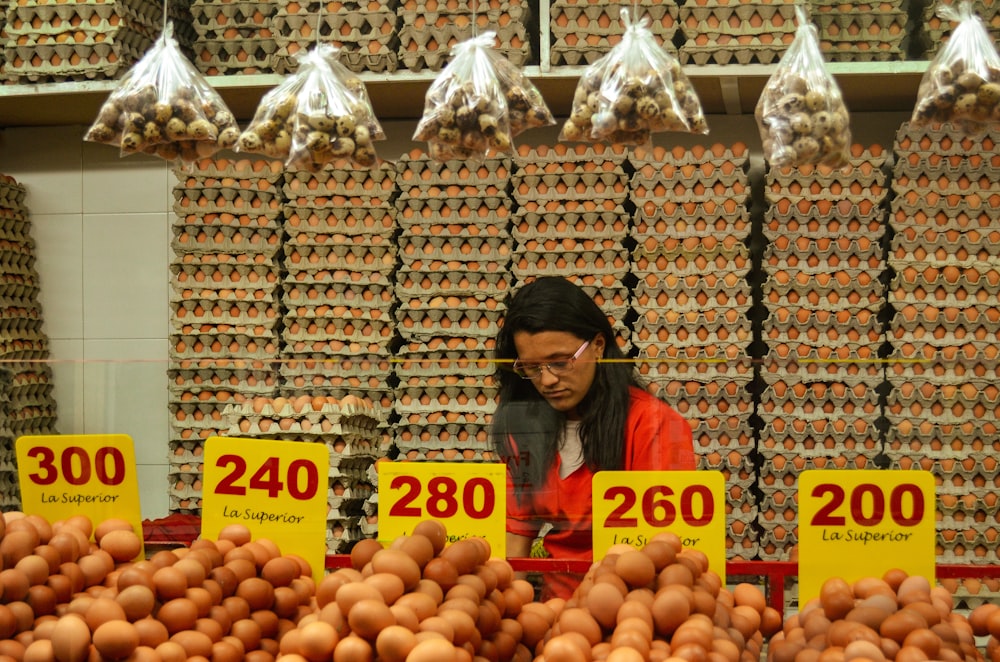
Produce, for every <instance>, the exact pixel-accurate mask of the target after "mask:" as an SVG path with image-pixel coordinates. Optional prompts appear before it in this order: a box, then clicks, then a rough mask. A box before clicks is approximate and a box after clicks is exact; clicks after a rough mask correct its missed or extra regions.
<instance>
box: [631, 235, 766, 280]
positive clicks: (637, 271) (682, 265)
mask: <svg viewBox="0 0 1000 662" xmlns="http://www.w3.org/2000/svg"><path fill="white" fill-rule="evenodd" d="M750 264H751V260H750V251H749V249H748V248H747V246H746V245H744V244H742V243H739V244H737V245H736V246H734V247H733V248H731V249H728V250H727V249H725V248H722V247H721V245H720V246H716V248H715V249H713V250H697V251H684V250H676V251H665V250H664V251H660V250H654V251H646V250H644V249H643V248H636V249H635V250H633V251H632V273H633V274H634V275H636V276H639V277H640V278H641V277H643V276H645V275H647V274H650V273H659V274H662V273H670V274H673V275H675V276H688V275H693V274H704V273H706V272H711V271H716V272H718V271H727V272H735V273H742V272H743V271H744V270H747V271H748V270H749V266H750Z"/></svg>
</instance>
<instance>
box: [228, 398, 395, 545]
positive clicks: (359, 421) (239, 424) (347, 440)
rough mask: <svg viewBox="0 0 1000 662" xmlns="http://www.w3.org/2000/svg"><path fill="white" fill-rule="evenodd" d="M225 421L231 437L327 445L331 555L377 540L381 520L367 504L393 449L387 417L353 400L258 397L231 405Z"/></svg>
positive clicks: (328, 536) (359, 399)
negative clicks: (382, 461) (379, 465)
mask: <svg viewBox="0 0 1000 662" xmlns="http://www.w3.org/2000/svg"><path fill="white" fill-rule="evenodd" d="M225 418H226V421H227V422H228V424H229V428H228V430H227V435H228V436H230V437H243V438H247V439H255V438H259V439H271V440H277V441H300V442H304V443H320V444H324V445H325V446H326V448H327V450H328V452H329V455H330V469H329V474H328V477H327V532H326V545H327V553H329V554H340V553H344V552H346V551H348V549H349V547H350V546H351V545H352V544H353V543H354V542H356V541H358V540H360V539H362V538H370V537H374V536H375V534H376V532H377V526H378V521H377V519H371V520H369V518H368V517H367V516H366V515H365V513H364V504H365V501H367V500H368V499H369V498H370V497H371V496H372V495H373V494H374V488H373V485H372V483H371V479H370V476H369V474H370V470H371V469H372V468H373V467H374V465H375V462H376V461H377V460H378V459H379V458H381V457H385V455H386V451H387V450H388V449H387V447H386V446H385V444H384V443H383V438H384V435H383V434H382V428H383V427H384V425H385V419H384V418H382V417H381V415H380V414H379V412H378V411H377V410H376V409H375V408H374V407H372V406H371V405H368V404H365V403H364V402H363V401H362V399H361V398H358V397H354V396H346V397H344V398H336V397H333V396H309V395H301V396H298V397H294V398H284V397H280V396H279V397H276V398H270V397H264V396H259V397H255V398H252V399H248V400H246V401H245V402H243V403H241V404H233V405H230V406H229V407H227V408H226V410H225ZM251 443H252V442H251Z"/></svg>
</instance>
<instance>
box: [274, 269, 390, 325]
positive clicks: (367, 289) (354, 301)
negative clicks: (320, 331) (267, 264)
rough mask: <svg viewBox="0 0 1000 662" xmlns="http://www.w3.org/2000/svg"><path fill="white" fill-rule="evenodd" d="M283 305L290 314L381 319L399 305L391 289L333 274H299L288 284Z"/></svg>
mask: <svg viewBox="0 0 1000 662" xmlns="http://www.w3.org/2000/svg"><path fill="white" fill-rule="evenodd" d="M283 301H284V303H285V305H286V306H287V307H288V309H289V311H290V312H294V313H295V314H302V315H304V316H316V315H319V316H326V315H330V314H335V315H347V316H357V315H370V316H371V319H379V318H380V317H381V316H382V315H384V314H385V313H387V312H389V311H390V310H391V309H392V308H393V307H394V306H395V305H396V303H397V302H396V296H395V293H394V291H393V288H392V286H391V285H382V284H370V285H357V284H353V283H347V282H344V281H343V280H339V279H336V278H333V277H332V275H331V274H330V273H329V272H323V271H318V272H316V273H309V272H299V273H297V274H296V275H295V276H294V277H293V278H289V279H288V281H287V282H286V283H285V287H284V297H283Z"/></svg>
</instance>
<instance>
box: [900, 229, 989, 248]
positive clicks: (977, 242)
mask: <svg viewBox="0 0 1000 662" xmlns="http://www.w3.org/2000/svg"><path fill="white" fill-rule="evenodd" d="M997 241H1000V230H997V229H995V228H990V227H989V226H986V227H984V228H971V227H967V228H966V229H965V230H964V231H961V232H960V231H958V230H941V229H938V228H935V227H922V226H920V225H916V224H905V225H903V226H902V227H900V228H899V230H898V232H897V233H896V235H895V236H894V237H893V242H892V246H893V249H894V250H895V249H898V248H899V247H902V248H904V249H905V251H906V252H912V251H914V250H916V249H917V248H924V249H925V250H928V249H931V248H933V249H935V252H936V249H937V248H938V247H945V246H951V245H955V244H957V245H958V247H960V248H962V249H964V250H965V251H970V250H973V251H978V250H979V249H980V248H982V247H984V246H992V245H993V244H994V243H995V242H997Z"/></svg>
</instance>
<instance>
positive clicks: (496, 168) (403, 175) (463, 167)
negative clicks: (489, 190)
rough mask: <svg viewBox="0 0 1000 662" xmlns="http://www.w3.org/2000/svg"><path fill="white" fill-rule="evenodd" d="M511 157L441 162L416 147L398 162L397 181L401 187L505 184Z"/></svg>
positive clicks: (396, 169) (508, 176) (396, 165)
mask: <svg viewBox="0 0 1000 662" xmlns="http://www.w3.org/2000/svg"><path fill="white" fill-rule="evenodd" d="M510 168H511V161H510V158H509V157H496V156H493V157H487V158H485V159H482V160H481V161H477V162H475V163H471V162H468V161H459V160H451V161H438V160H436V159H431V158H430V156H429V155H428V154H427V152H426V151H425V150H424V149H423V148H414V149H412V150H410V151H409V152H407V153H406V154H403V155H402V156H401V157H400V158H399V160H397V161H396V162H395V173H396V174H395V175H394V176H393V180H394V181H395V182H396V185H397V186H399V188H400V189H405V188H408V187H414V188H428V187H431V186H441V185H456V186H472V187H479V186H497V185H500V186H505V185H506V182H507V180H508V179H509V178H510Z"/></svg>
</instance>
